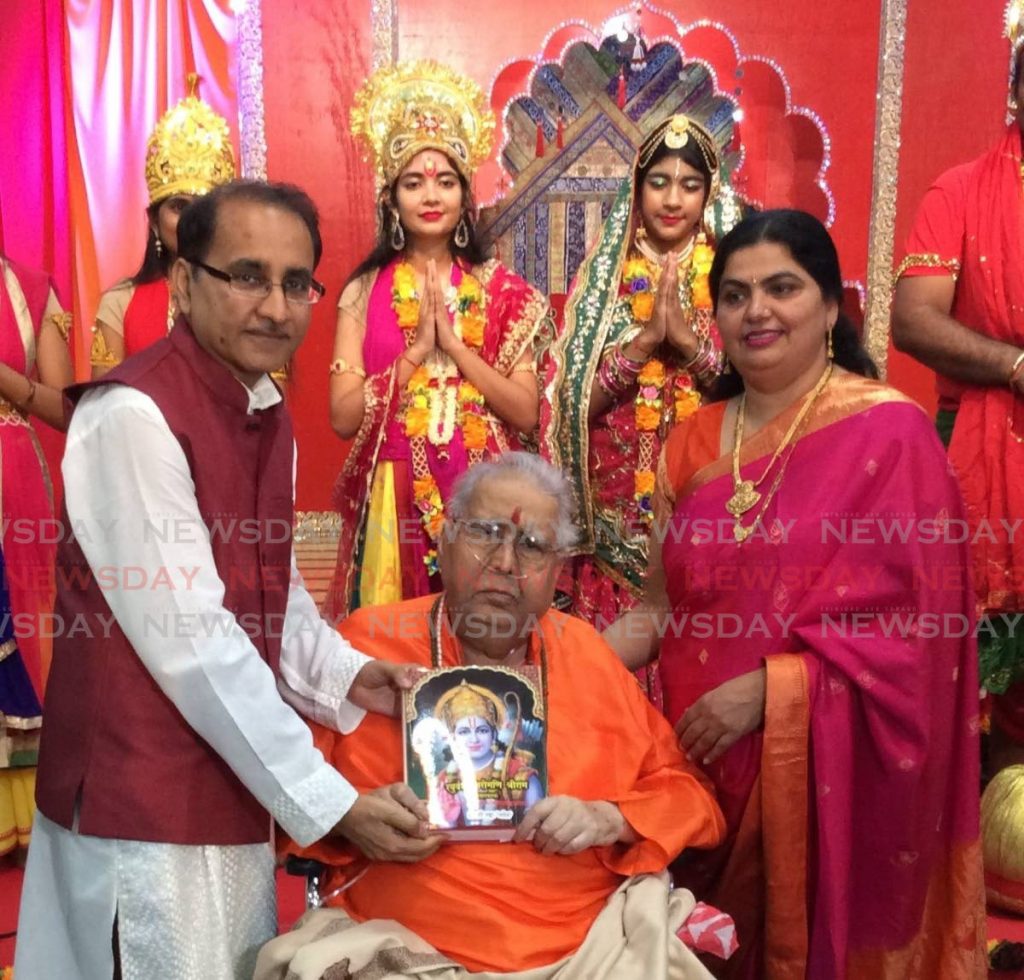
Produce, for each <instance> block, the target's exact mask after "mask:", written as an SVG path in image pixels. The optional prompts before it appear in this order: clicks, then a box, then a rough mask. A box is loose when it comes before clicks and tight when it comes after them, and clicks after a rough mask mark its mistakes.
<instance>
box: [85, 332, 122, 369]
mask: <svg viewBox="0 0 1024 980" xmlns="http://www.w3.org/2000/svg"><path fill="white" fill-rule="evenodd" d="M89 363H90V364H91V365H92V366H93V367H100V368H112V367H115V366H116V365H118V364H120V363H121V362H120V360H118V357H117V355H116V354H114V353H113V351H111V349H110V348H109V347H108V346H107V338H106V337H104V336H103V331H102V330H100V328H99V324H95V323H94V324H93V327H92V343H91V344H90V345H89Z"/></svg>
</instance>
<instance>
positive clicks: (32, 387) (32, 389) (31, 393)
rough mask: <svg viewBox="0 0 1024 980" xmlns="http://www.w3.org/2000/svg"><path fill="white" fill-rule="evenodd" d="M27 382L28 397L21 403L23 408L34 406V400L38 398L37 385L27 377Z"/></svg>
mask: <svg viewBox="0 0 1024 980" xmlns="http://www.w3.org/2000/svg"><path fill="white" fill-rule="evenodd" d="M25 380H26V381H27V382H28V395H26V396H25V400H24V401H23V402H22V403H21V407H22V408H28V407H29V405H31V404H32V399H33V398H35V397H36V383H35V382H34V381H33V380H32V379H31V378H29V377H26V378H25Z"/></svg>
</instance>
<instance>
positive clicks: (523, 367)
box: [509, 361, 537, 375]
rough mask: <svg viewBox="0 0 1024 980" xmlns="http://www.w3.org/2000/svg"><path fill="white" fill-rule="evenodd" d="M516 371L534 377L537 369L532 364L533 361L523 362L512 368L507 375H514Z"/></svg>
mask: <svg viewBox="0 0 1024 980" xmlns="http://www.w3.org/2000/svg"><path fill="white" fill-rule="evenodd" d="M518 371H522V372H524V373H528V374H534V375H535V374H536V373H537V367H536V365H535V364H534V363H533V361H523V363H522V364H517V365H516V366H515V367H514V368H512V370H511V371H509V374H515V373H516V372H518Z"/></svg>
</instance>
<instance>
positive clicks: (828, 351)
mask: <svg viewBox="0 0 1024 980" xmlns="http://www.w3.org/2000/svg"><path fill="white" fill-rule="evenodd" d="M834 330H835V327H829V329H828V342H827V344H826V347H825V356H826V357H828V359H829V360H830V361H834V360H835V349H834V347H833V346H832V333H833V331H834Z"/></svg>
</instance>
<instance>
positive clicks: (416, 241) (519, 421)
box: [325, 61, 549, 619]
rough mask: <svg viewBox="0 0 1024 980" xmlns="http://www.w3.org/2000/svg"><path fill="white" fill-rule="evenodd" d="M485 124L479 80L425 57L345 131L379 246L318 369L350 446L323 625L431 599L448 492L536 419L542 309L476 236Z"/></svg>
mask: <svg viewBox="0 0 1024 980" xmlns="http://www.w3.org/2000/svg"><path fill="white" fill-rule="evenodd" d="M493 125H494V120H493V117H492V114H491V112H490V109H489V108H488V106H487V104H486V100H485V99H484V96H483V92H482V91H481V90H480V88H479V86H477V85H476V84H475V83H474V82H472V81H470V80H469V79H468V78H465V77H463V76H461V75H458V74H457V73H455V72H453V71H452V70H451V69H449V68H446V67H445V66H443V65H438V64H436V63H435V62H428V61H422V62H404V63H401V64H398V65H396V66H394V67H389V68H385V69H381V70H380V71H378V72H376V73H375V74H374V75H373V76H372V77H371V78H370V79H369V80H368V81H367V83H366V84H365V85H364V87H363V88H362V90H361V91H360V92H359V93H358V94H357V96H356V109H355V110H354V111H353V129H354V130H355V132H356V133H357V134H359V135H360V136H362V137H363V138H364V140H365V142H366V143H367V144H368V146H369V148H370V150H371V151H372V153H373V155H374V158H375V161H376V164H377V167H378V171H379V175H380V177H381V181H382V183H383V185H384V188H383V190H382V192H381V197H380V202H379V214H378V218H379V220H378V225H379V235H378V241H377V245H376V247H375V248H374V250H373V251H372V252H371V253H370V255H369V256H368V257H367V258H366V259H365V260H364V261H363V262H362V263H361V264H360V265H359V266H358V267H357V268H356V270H355V272H354V273H353V274H352V276H351V277H350V278H349V281H348V284H347V285H346V286H345V289H344V290H343V292H342V294H341V300H340V301H339V304H338V327H337V332H336V334H335V345H334V355H335V360H334V362H333V363H332V365H331V369H330V370H331V423H332V425H333V427H334V429H335V431H336V432H337V433H338V435H340V436H341V437H342V438H346V439H347V438H352V437H353V436H354V437H355V442H354V444H353V446H352V449H351V451H350V453H349V456H348V458H347V460H346V462H345V467H344V469H343V471H342V474H341V476H340V478H339V480H338V484H337V487H336V492H335V501H336V507H337V509H338V511H339V512H340V514H341V537H340V540H339V545H338V564H337V567H336V569H335V574H334V580H333V582H332V584H331V589H330V592H329V594H328V596H327V600H326V603H325V611H326V612H327V613H328V614H329V615H330V616H331V617H333V618H334V619H339V618H341V617H343V616H345V615H346V614H347V613H348V612H349V611H351V610H352V609H354V608H356V607H357V606H361V605H379V604H383V603H392V602H398V601H400V600H402V599H410V598H413V597H415V596H420V595H424V594H426V593H429V592H437V591H440V589H441V582H440V575H439V574H438V570H437V549H436V541H437V537H438V535H439V534H440V533H441V528H442V526H443V524H444V505H445V501H446V500H447V499H448V496H449V493H450V492H451V488H452V486H453V485H454V483H455V481H456V480H457V479H458V477H459V476H460V475H461V474H462V473H463V472H465V470H466V469H467V468H468V467H470V466H472V465H473V464H474V463H476V462H479V461H480V460H483V459H486V458H488V457H489V456H491V455H494V454H497V453H501V452H505V451H507V450H509V449H517V448H521V446H522V436H521V434H522V433H531V432H532V431H533V430H534V428H535V427H536V425H537V416H538V411H539V401H540V391H539V385H538V381H537V372H536V365H535V354H536V348H537V342H538V339H539V337H540V336H541V334H542V328H544V326H545V324H546V323H547V322H548V317H549V310H548V304H547V301H546V300H545V299H544V297H543V296H541V295H540V293H538V292H537V291H536V290H535V289H534V288H533V287H532V286H529V285H528V284H527V283H525V282H524V281H523V280H522V279H520V278H518V277H517V276H515V275H514V274H513V273H511V272H510V271H509V270H508V269H506V268H505V267H504V266H502V265H501V264H500V263H498V262H496V261H494V260H493V259H492V260H488V259H487V257H486V255H485V253H484V249H483V248H482V246H481V244H480V242H479V241H478V240H477V238H476V235H475V230H474V226H473V218H474V214H473V204H472V197H471V194H470V180H471V178H472V175H473V172H474V170H475V168H476V167H477V166H478V165H479V164H480V163H481V162H483V161H484V160H486V159H487V157H488V155H489V153H490V146H491V129H492V128H493Z"/></svg>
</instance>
